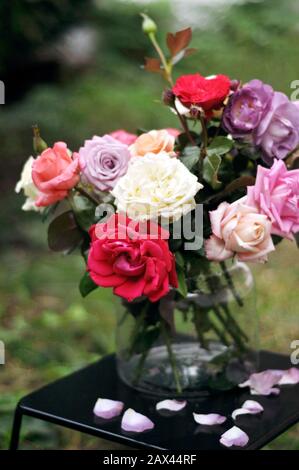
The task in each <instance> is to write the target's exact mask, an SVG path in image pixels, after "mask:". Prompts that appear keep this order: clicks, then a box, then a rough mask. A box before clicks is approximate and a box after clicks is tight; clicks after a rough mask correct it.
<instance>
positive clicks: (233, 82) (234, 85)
mask: <svg viewBox="0 0 299 470" xmlns="http://www.w3.org/2000/svg"><path fill="white" fill-rule="evenodd" d="M240 85H241V82H240V80H231V81H230V89H231V91H237V90H238V88H239V87H240Z"/></svg>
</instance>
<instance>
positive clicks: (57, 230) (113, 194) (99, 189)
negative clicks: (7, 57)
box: [16, 15, 299, 392]
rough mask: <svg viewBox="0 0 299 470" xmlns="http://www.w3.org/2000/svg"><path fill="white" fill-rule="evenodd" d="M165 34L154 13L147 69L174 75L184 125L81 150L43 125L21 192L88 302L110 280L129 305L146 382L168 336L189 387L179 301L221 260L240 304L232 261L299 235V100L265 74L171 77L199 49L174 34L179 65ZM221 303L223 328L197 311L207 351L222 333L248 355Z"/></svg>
mask: <svg viewBox="0 0 299 470" xmlns="http://www.w3.org/2000/svg"><path fill="white" fill-rule="evenodd" d="M156 30H157V26H156V24H155V23H154V22H153V21H152V20H151V19H150V18H149V17H148V16H146V15H143V31H144V33H145V34H146V35H147V36H148V38H149V39H150V41H151V42H152V44H153V46H154V48H155V50H156V53H157V57H155V58H146V60H145V65H144V69H145V71H148V72H153V73H156V74H158V75H161V76H162V77H163V78H164V79H165V80H166V82H167V88H166V89H165V90H164V91H163V95H162V102H163V104H164V105H166V106H168V107H169V108H170V110H171V111H172V112H173V113H175V114H176V116H177V118H178V121H179V125H178V127H180V128H178V129H172V128H167V129H161V130H150V131H148V132H144V133H141V134H139V135H137V134H132V133H129V132H127V131H125V130H117V131H114V132H111V133H110V134H106V135H104V136H93V137H92V138H89V139H88V140H86V141H85V142H84V143H83V144H82V146H81V148H80V149H79V150H78V151H77V152H71V151H70V150H69V149H68V147H67V144H66V143H64V142H56V143H54V145H53V147H48V145H47V144H46V143H45V141H44V140H43V139H42V138H41V135H40V132H39V129H38V128H37V126H35V127H34V150H35V153H36V156H35V157H34V158H33V157H32V156H31V157H30V158H29V160H27V162H26V163H25V166H24V169H23V171H22V175H21V179H20V181H19V182H18V184H17V186H16V191H17V192H19V191H21V190H23V192H24V195H25V196H26V201H25V203H24V205H23V209H24V210H36V211H38V212H39V213H40V214H41V216H42V218H43V219H44V220H46V219H47V220H49V227H48V242H49V247H50V248H51V249H52V250H54V251H62V252H65V253H69V252H72V251H73V250H74V249H79V250H80V252H81V254H82V256H83V258H84V260H85V262H86V270H85V272H84V274H83V277H82V279H81V281H80V291H81V294H82V295H83V296H86V295H87V294H89V293H90V292H91V291H93V290H94V289H96V288H97V287H98V286H100V287H103V288H112V289H113V292H114V294H115V295H116V296H119V297H121V298H122V299H124V303H125V305H126V308H127V309H128V311H129V312H130V314H131V315H132V317H134V319H135V320H136V325H135V327H134V332H133V334H132V335H131V344H130V351H131V353H130V354H131V355H132V354H133V353H134V352H136V354H138V355H139V356H140V360H139V361H138V371H137V376H136V377H135V379H136V380H137V381H138V379H139V378H140V373H141V371H142V366H143V365H144V361H146V356H147V354H148V352H149V350H150V348H151V346H152V345H153V344H154V342H155V340H156V339H157V336H158V334H160V333H161V332H162V335H163V337H164V339H165V343H166V348H167V351H168V355H169V361H170V364H171V368H172V373H173V375H174V379H175V384H176V390H177V391H178V392H181V391H182V386H181V384H180V372H179V370H178V368H177V365H176V361H175V354H174V353H173V349H172V345H171V338H172V336H173V331H174V329H175V325H174V319H173V318H174V308H176V307H174V306H173V305H174V302H178V304H176V305H179V304H181V305H184V300H185V299H187V298H188V295H189V294H190V293H192V292H193V293H194V292H197V293H198V292H199V288H198V285H194V276H197V275H201V274H205V275H206V274H207V273H208V274H209V275H211V276H212V274H211V273H213V268H212V266H214V265H215V262H216V263H220V264H219V266H220V267H221V270H222V272H223V274H224V276H225V279H226V281H227V284H228V286H229V288H230V290H231V293H232V295H233V297H234V298H235V299H236V301H237V304H238V305H239V307H240V308H242V305H243V300H242V299H241V298H240V296H239V294H238V292H237V289H236V287H235V285H234V283H233V280H232V279H231V277H230V274H229V269H228V267H227V264H226V263H227V262H229V261H227V260H232V259H237V260H239V261H243V262H246V263H248V262H254V263H257V262H258V263H261V262H265V261H267V259H268V255H269V254H270V253H271V252H272V251H274V250H275V245H276V244H277V243H279V242H280V241H281V240H282V239H283V238H287V239H290V240H294V239H295V238H296V234H298V232H299V169H298V168H299V167H298V162H299V153H298V149H299V104H298V103H297V102H292V101H290V100H289V99H288V97H287V96H286V95H284V94H283V93H281V92H278V91H275V90H273V88H272V87H271V85H269V84H265V83H263V82H262V81H260V80H258V79H255V80H251V81H249V82H248V83H245V84H242V83H241V82H240V81H238V80H233V79H231V78H229V77H228V76H226V75H223V74H219V75H214V76H210V77H204V76H202V75H200V73H198V72H196V73H195V74H191V75H184V76H180V77H178V78H177V79H176V81H174V79H173V69H174V66H175V64H176V63H177V62H178V61H179V60H181V59H183V58H184V57H186V56H188V55H189V54H190V53H192V52H194V50H193V49H190V48H189V47H188V46H189V43H190V41H191V36H192V33H191V29H190V28H187V29H185V30H182V31H178V32H176V33H175V34H172V33H168V35H167V39H166V43H167V48H168V52H169V54H168V57H166V55H165V54H164V52H163V51H162V49H161V47H160V45H159V43H158V42H157V39H156ZM198 207H200V208H201V222H202V223H201V224H199V225H198V223H197V222H198V220H197V217H198V211H197V208H198ZM184 223H185V224H189V228H190V230H189V233H188V234H187V235H186V233H185V232H184V230H183V229H182V224H183V226H184ZM183 228H184V227H183ZM190 231H191V234H190ZM178 234H179V236H178ZM213 286H214V287H213ZM213 286H212V287H211V286H210V287H211V289H212V293H213V292H214V294H215V293H216V292H217V289H218V287H217V283H216V284H215V283H214V285H213ZM216 307H217V308H216ZM216 307H215V306H214V307H213V309H214V313H215V312H216V313H217V309H218V319H220V320H221V328H220V327H219V324H218V323H217V324H216V323H213V321H212V320H211V319H210V320H208V316H207V315H206V314H205V315H204V320H202V317H200V316H199V315H200V312H199V310H200V309H198V308H197V307H196V302H195V303H194V304H193V305H192V308H193V310H194V311H193V314H194V315H193V321H194V324H195V326H196V331H197V334H198V340H199V341H200V344H201V346H202V347H204V348H207V349H209V344H208V343H207V342H206V341H205V340H204V333H205V332H206V331H207V330H209V328H212V327H213V329H214V331H216V332H217V334H218V338H219V339H220V340H223V341H224V339H225V336H226V335H227V336H228V337H231V339H232V340H233V343H234V345H235V347H236V349H237V350H238V351H239V352H240V351H243V352H244V350H245V349H246V344H245V345H244V342H245V343H246V340H245V338H246V334H244V332H243V331H241V330H240V328H239V327H238V324H237V319H236V318H234V317H233V316H232V315H231V313H230V312H229V310H228V307H227V305H226V304H225V302H224V301H221V302H220V303H219V305H218V304H217V306H216ZM188 308H189V307H188ZM221 309H222V311H221V312H222V313H221V312H220V310H221ZM182 310H184V309H183V308H182ZM185 310H186V309H185ZM207 310H208V308H205V313H206V312H207ZM185 313H186V312H185ZM224 313H225V315H226V317H225V320H223V315H224ZM221 315H222V316H221ZM217 329H218V330H217Z"/></svg>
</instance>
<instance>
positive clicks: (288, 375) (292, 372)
mask: <svg viewBox="0 0 299 470" xmlns="http://www.w3.org/2000/svg"><path fill="white" fill-rule="evenodd" d="M282 372H283V375H282V377H281V379H280V381H279V382H278V384H279V385H296V384H298V383H299V369H297V368H296V367H291V369H288V370H284V371H282Z"/></svg>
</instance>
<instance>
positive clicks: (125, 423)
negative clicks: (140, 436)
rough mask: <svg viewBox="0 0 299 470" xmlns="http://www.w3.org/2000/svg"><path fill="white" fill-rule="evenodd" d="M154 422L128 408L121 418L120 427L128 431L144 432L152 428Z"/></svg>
mask: <svg viewBox="0 0 299 470" xmlns="http://www.w3.org/2000/svg"><path fill="white" fill-rule="evenodd" d="M154 426H155V425H154V423H153V422H152V421H151V420H150V419H149V418H147V417H146V416H144V415H142V414H140V413H136V411H134V410H133V409H132V408H129V409H127V410H126V412H125V413H124V415H123V417H122V420H121V428H122V429H123V430H124V431H129V432H144V431H148V430H149V429H153V428H154Z"/></svg>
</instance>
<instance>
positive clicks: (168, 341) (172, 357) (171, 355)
mask: <svg viewBox="0 0 299 470" xmlns="http://www.w3.org/2000/svg"><path fill="white" fill-rule="evenodd" d="M161 331H162V334H163V337H164V340H165V344H166V348H167V352H168V356H169V361H170V365H171V368H172V373H173V377H174V382H175V386H176V390H177V392H178V393H182V386H181V383H180V377H179V371H178V369H177V363H176V358H175V355H174V353H173V350H172V346H171V338H170V335H169V329H168V328H167V325H165V322H164V321H163V322H162V323H161Z"/></svg>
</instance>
